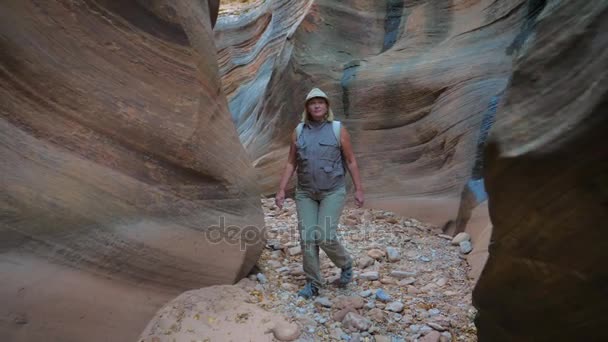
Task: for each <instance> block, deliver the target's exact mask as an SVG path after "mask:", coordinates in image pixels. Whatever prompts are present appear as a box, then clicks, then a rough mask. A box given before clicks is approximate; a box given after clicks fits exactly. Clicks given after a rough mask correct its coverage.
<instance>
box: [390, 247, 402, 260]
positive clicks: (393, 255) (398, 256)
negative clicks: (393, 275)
mask: <svg viewBox="0 0 608 342" xmlns="http://www.w3.org/2000/svg"><path fill="white" fill-rule="evenodd" d="M386 255H387V258H388V261H390V262H397V261H399V260H401V254H399V250H398V249H397V248H394V247H386Z"/></svg>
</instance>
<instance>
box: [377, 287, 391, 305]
mask: <svg viewBox="0 0 608 342" xmlns="http://www.w3.org/2000/svg"><path fill="white" fill-rule="evenodd" d="M376 299H378V300H379V301H381V302H385V303H386V302H390V301H391V296H390V295H389V294H388V293H386V292H385V291H384V290H383V289H378V290H376Z"/></svg>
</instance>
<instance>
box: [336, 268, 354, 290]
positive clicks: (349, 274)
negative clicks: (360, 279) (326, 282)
mask: <svg viewBox="0 0 608 342" xmlns="http://www.w3.org/2000/svg"><path fill="white" fill-rule="evenodd" d="M352 280H353V265H352V264H348V265H347V266H344V267H343V268H342V272H341V273H340V280H339V284H340V286H346V285H347V284H348V283H350V282H351V281H352Z"/></svg>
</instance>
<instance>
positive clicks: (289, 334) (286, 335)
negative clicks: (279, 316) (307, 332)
mask: <svg viewBox="0 0 608 342" xmlns="http://www.w3.org/2000/svg"><path fill="white" fill-rule="evenodd" d="M272 334H273V335H274V338H276V339H277V340H279V341H293V340H295V339H297V338H298V337H300V334H301V331H300V327H298V325H297V324H295V323H284V322H281V323H279V324H277V325H275V326H274V328H273V329H272Z"/></svg>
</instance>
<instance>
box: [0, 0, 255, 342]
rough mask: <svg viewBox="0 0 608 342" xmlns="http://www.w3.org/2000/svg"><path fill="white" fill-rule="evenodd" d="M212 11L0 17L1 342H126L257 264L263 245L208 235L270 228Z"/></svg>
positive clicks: (55, 5) (134, 8) (16, 9)
mask: <svg viewBox="0 0 608 342" xmlns="http://www.w3.org/2000/svg"><path fill="white" fill-rule="evenodd" d="M210 5H211V6H208V4H207V3H206V2H202V1H201V2H192V1H178V2H172V5H171V6H165V5H164V4H163V3H162V2H160V1H141V2H135V1H124V2H117V1H21V0H15V1H12V0H9V1H2V3H1V4H0V98H1V100H0V114H1V119H0V125H1V129H0V132H1V133H0V141H1V144H0V160H1V162H0V174H1V175H2V181H1V185H0V191H1V193H2V199H1V200H0V208H1V212H2V214H1V217H2V222H1V224H2V225H1V226H0V256H1V257H0V298H2V310H3V311H2V320H0V336H2V337H1V338H0V339H1V340H3V341H34V340H37V341H85V340H86V341H129V340H134V339H136V338H137V334H138V333H139V332H140V331H141V329H142V327H143V326H145V324H146V322H147V321H148V320H149V318H150V317H151V316H152V315H153V314H154V312H155V311H156V310H157V309H158V308H159V307H160V306H161V305H162V304H163V303H164V302H166V301H167V300H168V299H170V298H172V297H174V296H175V295H177V294H179V293H180V292H182V291H184V290H187V289H192V288H198V287H201V286H204V285H210V284H225V283H232V282H234V281H236V280H238V279H240V277H242V276H243V275H246V274H247V272H249V270H250V268H251V267H252V266H253V265H254V263H255V262H256V260H257V257H258V255H259V253H260V251H261V248H262V246H263V243H262V241H260V240H258V241H257V242H256V241H254V240H253V239H251V241H249V240H246V241H245V240H243V241H239V236H236V237H235V238H233V239H232V240H229V241H228V240H225V239H224V240H222V241H220V242H218V243H212V242H210V240H209V238H208V236H207V233H208V232H209V229H208V228H209V227H211V226H213V225H219V224H220V217H222V218H223V220H224V221H223V222H224V224H225V226H229V225H233V226H238V227H248V226H249V227H255V228H250V229H249V231H250V233H260V232H261V231H260V230H261V229H262V227H263V213H262V211H261V207H260V197H259V189H258V186H257V183H256V177H255V171H254V169H253V168H252V166H251V161H250V160H249V158H248V156H247V154H246V151H245V149H244V148H243V146H242V145H241V144H240V142H239V138H238V135H237V131H236V130H235V128H234V125H233V123H232V121H231V120H230V115H229V112H228V102H227V100H226V97H225V95H224V93H223V90H222V87H221V82H220V76H219V73H218V65H217V56H216V53H215V51H216V48H215V46H214V42H213V33H212V27H211V23H212V21H213V20H214V17H215V15H216V14H217V5H218V2H217V1H210ZM209 8H211V10H210V9H209ZM212 10H213V11H214V12H212ZM215 233H218V231H217V230H215ZM253 235H254V234H252V235H250V236H249V237H251V238H255V236H253ZM258 237H259V234H258Z"/></svg>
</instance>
